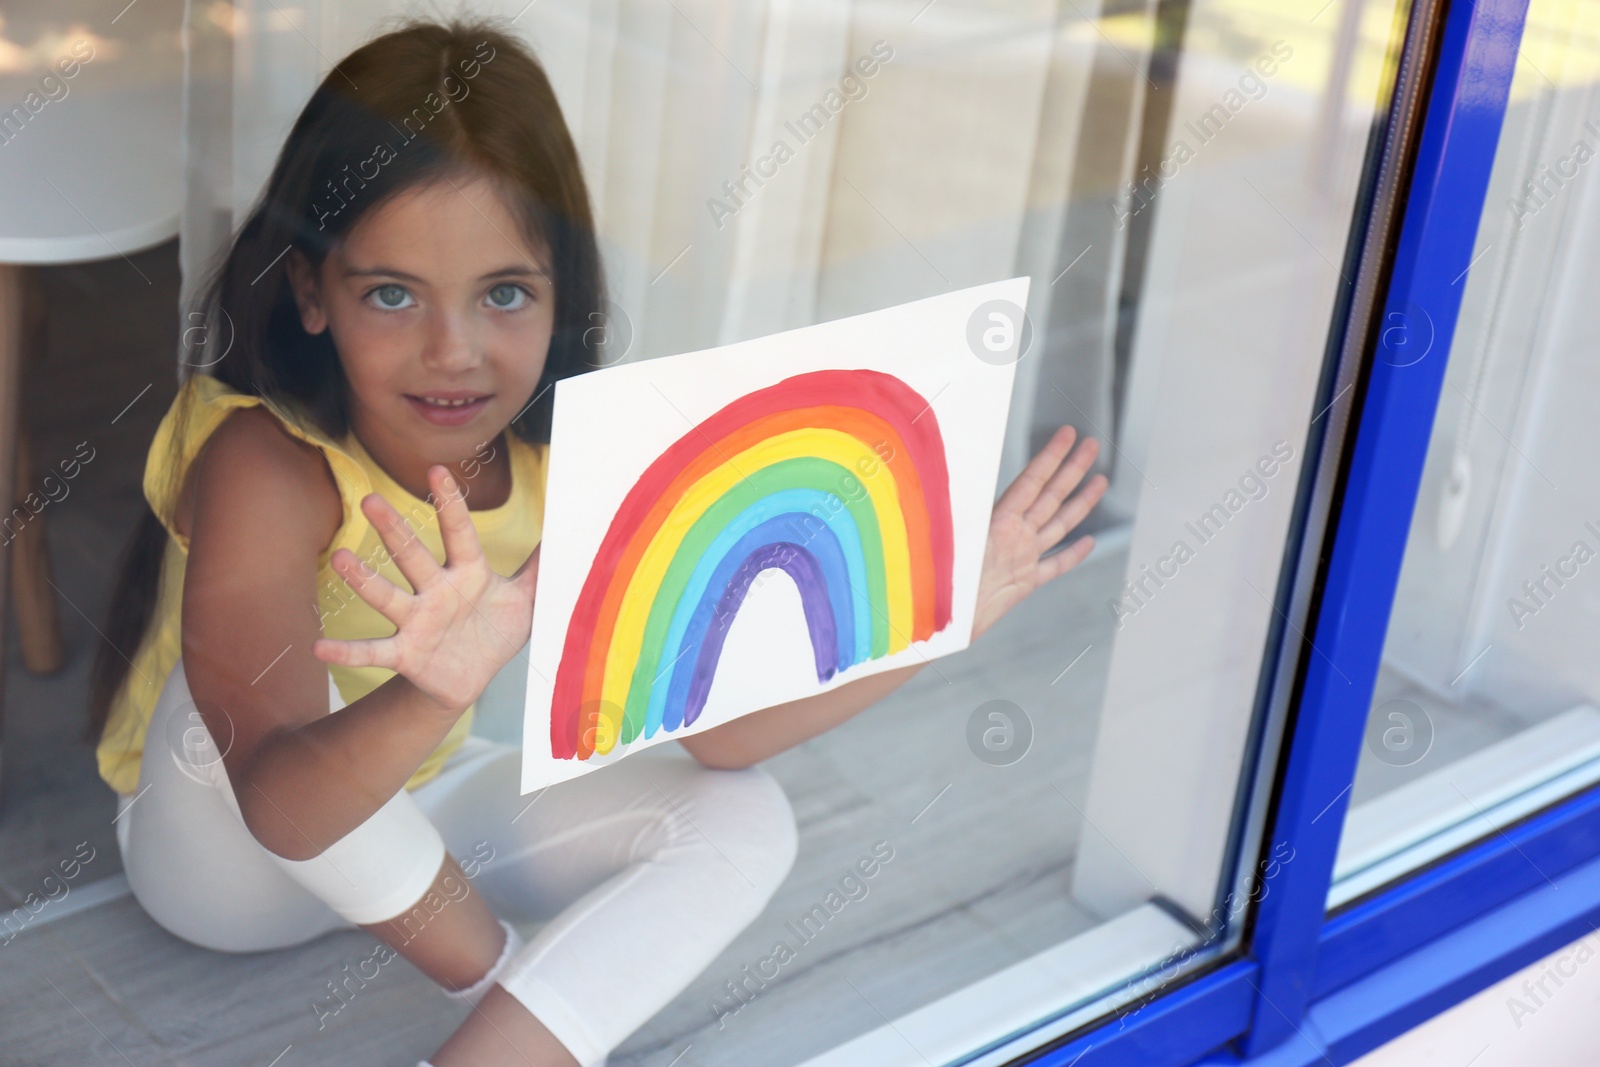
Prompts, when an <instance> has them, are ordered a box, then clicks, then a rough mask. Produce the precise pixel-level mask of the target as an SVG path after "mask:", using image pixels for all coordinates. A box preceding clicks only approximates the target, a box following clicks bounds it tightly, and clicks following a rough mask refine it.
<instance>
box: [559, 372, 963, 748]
mask: <svg viewBox="0 0 1600 1067" xmlns="http://www.w3.org/2000/svg"><path fill="white" fill-rule="evenodd" d="M885 473H887V474H888V477H884V476H883V475H884V474H885ZM951 531H952V524H951V515H950V479H949V471H948V469H947V467H946V464H945V450H944V440H943V438H942V437H941V436H940V433H939V423H938V419H937V418H935V416H934V413H933V409H932V408H931V407H930V406H929V404H928V401H927V400H925V399H924V398H923V397H922V396H921V394H919V393H918V392H917V391H916V390H914V389H912V388H911V387H910V386H908V385H906V384H905V383H904V382H903V381H901V380H900V379H899V378H896V377H894V376H893V375H890V374H884V373H881V372H879V371H872V370H824V371H815V372H812V373H808V374H798V375H795V376H793V377H790V378H785V379H784V380H783V381H780V382H778V383H777V384H775V385H771V386H768V387H767V388H765V389H759V390H757V391H755V392H753V393H749V394H747V395H745V396H742V397H740V398H739V399H738V400H735V401H733V402H732V403H730V404H728V405H727V406H726V407H724V408H722V409H721V410H719V411H717V412H716V413H715V414H714V415H712V416H711V417H710V418H708V419H706V420H705V421H704V422H702V423H700V424H699V425H698V426H696V427H694V428H693V429H692V430H690V431H689V432H688V433H686V434H684V435H683V436H682V437H680V438H679V439H678V440H677V441H676V442H674V443H673V444H672V445H671V447H669V448H668V449H667V450H666V451H665V452H663V453H662V454H661V456H660V457H658V458H657V459H656V460H655V462H653V463H652V464H651V465H650V467H649V468H648V469H647V470H646V471H645V472H644V473H643V474H642V475H641V476H640V477H639V480H638V481H637V482H636V483H635V484H634V486H633V488H632V489H631V490H629V492H628V495H627V497H626V498H625V499H624V500H623V502H622V505H621V506H620V507H619V508H618V509H617V514H616V517H615V518H614V519H613V520H612V522H611V526H610V528H609V529H608V530H607V531H606V536H605V538H604V540H603V541H602V542H601V545H600V550H599V552H598V553H597V554H596V556H595V560H594V563H593V564H592V565H591V567H590V569H589V574H588V576H587V577H586V579H585V580H584V583H583V589H582V591H581V592H580V593H579V595H578V601H577V604H576V605H575V606H574V608H573V612H572V618H571V620H570V621H569V623H568V624H567V635H566V641H565V643H564V646H563V648H562V653H561V663H560V666H559V668H558V670H557V672H556V680H555V687H554V694H553V699H552V702H551V715H550V751H551V755H552V757H553V758H555V759H588V758H589V757H590V756H592V755H594V754H595V753H599V754H601V755H605V754H607V753H609V752H610V751H611V750H612V749H613V748H614V747H615V746H616V745H617V744H618V743H621V744H623V745H626V744H628V743H630V742H632V741H633V740H635V739H636V738H638V737H640V736H643V737H645V738H650V737H654V736H655V735H656V733H657V732H658V731H662V730H665V731H668V732H671V731H674V730H678V729H680V728H682V727H685V726H689V725H692V724H693V723H694V721H695V719H696V718H698V717H699V715H700V712H701V709H702V708H704V706H705V702H706V696H707V694H708V693H709V692H710V689H711V680H712V677H713V676H714V675H715V674H716V670H717V662H718V660H719V658H720V656H721V654H722V646H723V640H724V638H726V636H727V632H728V627H729V625H730V624H731V623H732V621H733V618H734V616H735V615H736V614H737V613H738V611H739V607H740V605H741V604H742V603H743V601H744V598H745V594H746V593H747V592H748V591H749V589H750V585H751V583H752V582H753V581H754V579H755V577H756V575H758V574H759V573H761V571H763V570H764V569H766V568H769V567H780V568H782V569H783V570H784V571H785V572H786V573H787V574H788V575H789V576H790V578H792V579H793V580H794V583H795V585H796V586H797V587H798V588H799V590H800V599H801V604H802V607H803V611H804V614H805V620H806V626H807V629H808V631H809V633H810V636H811V647H812V652H813V654H814V658H815V660H816V669H817V680H818V681H819V682H826V681H828V680H829V679H830V678H832V677H833V676H834V675H835V674H837V673H838V672H840V671H842V670H844V669H846V668H848V667H851V666H854V665H855V664H858V663H862V662H864V661H866V660H869V659H879V658H882V657H884V656H887V655H890V654H892V653H895V652H898V651H900V650H901V649H903V648H905V647H907V646H908V645H909V644H910V643H911V642H912V641H923V640H926V639H927V638H929V637H930V636H932V635H933V634H934V633H936V632H937V631H939V630H942V629H944V627H945V626H946V625H948V624H949V622H950V601H951V566H952V558H953V555H954V551H953V544H952V540H953V536H952V532H951Z"/></svg>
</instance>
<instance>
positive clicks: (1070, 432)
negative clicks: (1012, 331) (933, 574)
mask: <svg viewBox="0 0 1600 1067" xmlns="http://www.w3.org/2000/svg"><path fill="white" fill-rule="evenodd" d="M1077 436H1078V432H1077V431H1076V430H1075V429H1073V428H1072V427H1071V426H1062V427H1061V428H1060V429H1059V430H1057V431H1056V432H1055V434H1054V436H1052V437H1051V438H1050V442H1049V443H1048V444H1047V445H1045V446H1044V448H1043V449H1042V450H1041V451H1040V452H1039V454H1038V455H1036V456H1034V457H1033V459H1031V460H1030V461H1029V462H1028V465H1027V466H1026V467H1025V468H1023V471H1022V473H1021V474H1019V475H1017V479H1016V481H1014V482H1012V483H1011V485H1010V486H1009V487H1007V489H1006V491H1005V492H1004V493H1003V494H1001V497H1000V500H999V501H998V502H997V503H996V504H995V506H994V513H993V515H992V517H991V518H990V520H989V541H988V544H987V546H986V547H985V548H984V553H983V573H982V576H981V577H980V578H979V579H978V607H977V614H976V616H975V617H974V619H973V622H972V639H973V640H974V641H976V640H977V639H978V636H979V635H980V634H982V633H983V632H984V631H985V630H987V629H988V628H989V627H991V626H993V625H994V624H995V623H996V622H997V621H999V619H1000V617H1001V616H1002V615H1004V614H1005V613H1006V612H1008V611H1010V610H1011V609H1012V608H1014V607H1016V606H1017V605H1018V604H1020V603H1022V601H1023V600H1024V599H1026V598H1027V596H1028V594H1029V593H1031V592H1033V591H1034V590H1035V589H1037V588H1039V587H1040V586H1041V585H1044V584H1045V583H1046V582H1048V581H1050V580H1051V579H1052V578H1057V577H1060V576H1061V575H1063V574H1065V573H1067V572H1068V571H1070V570H1071V569H1072V568H1073V567H1076V566H1077V565H1078V564H1079V563H1081V562H1083V559H1084V557H1085V556H1087V555H1088V554H1089V552H1090V551H1091V550H1092V549H1093V548H1094V538H1093V537H1080V538H1078V539H1077V540H1076V541H1074V542H1072V544H1070V545H1068V546H1067V547H1066V548H1063V549H1062V550H1061V551H1060V552H1057V553H1056V554H1055V555H1053V556H1050V557H1049V558H1048V559H1041V558H1040V556H1042V555H1043V554H1044V553H1045V552H1046V551H1048V550H1049V549H1050V548H1051V547H1052V546H1054V545H1055V544H1057V543H1058V542H1059V541H1060V540H1061V539H1062V538H1064V537H1066V536H1067V534H1069V533H1071V532H1072V530H1073V529H1074V528H1075V527H1076V526H1077V525H1078V524H1079V523H1080V522H1082V521H1083V519H1084V516H1086V515H1088V514H1089V512H1090V511H1091V510H1092V509H1093V508H1094V506H1095V505H1096V504H1098V503H1099V502H1100V498H1101V497H1103V496H1105V494H1106V487H1107V486H1108V485H1109V484H1110V483H1109V482H1107V480H1106V477H1105V475H1103V474H1097V475H1095V476H1094V477H1093V478H1090V479H1089V481H1088V482H1087V483H1084V484H1083V485H1082V486H1081V487H1080V485H1079V483H1081V482H1083V476H1084V475H1085V474H1087V473H1088V472H1089V468H1090V467H1091V466H1093V465H1094V459H1095V457H1096V456H1097V455H1099V454H1100V442H1099V441H1097V440H1096V439H1095V438H1093V437H1087V438H1084V440H1083V441H1082V442H1080V443H1079V444H1078V447H1077V448H1076V449H1073V447H1072V444H1073V442H1074V441H1075V440H1076V439H1077ZM1069 453H1070V455H1069ZM1063 461H1065V462H1063ZM1074 490H1076V491H1074Z"/></svg>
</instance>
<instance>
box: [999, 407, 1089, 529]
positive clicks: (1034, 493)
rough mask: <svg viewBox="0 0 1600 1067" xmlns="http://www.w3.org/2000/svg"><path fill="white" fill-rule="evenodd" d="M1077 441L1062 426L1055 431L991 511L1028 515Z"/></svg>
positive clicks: (1068, 428)
mask: <svg viewBox="0 0 1600 1067" xmlns="http://www.w3.org/2000/svg"><path fill="white" fill-rule="evenodd" d="M1077 438H1078V431H1077V430H1076V429H1074V428H1073V427H1071V426H1062V427H1061V428H1060V429H1059V430H1057V431H1056V432H1055V434H1054V435H1052V436H1051V438H1050V440H1049V442H1048V443H1047V444H1046V445H1045V446H1044V448H1042V449H1040V450H1039V454H1038V455H1037V456H1034V457H1033V458H1032V459H1031V460H1029V461H1028V465H1027V466H1026V467H1024V468H1022V473H1021V474H1019V475H1017V479H1016V481H1014V482H1012V483H1011V484H1010V485H1009V486H1007V487H1006V491H1005V492H1004V493H1002V494H1000V499H999V500H997V501H995V505H994V510H995V511H997V512H1000V511H1006V510H1011V511H1015V512H1017V513H1018V514H1019V515H1020V514H1022V513H1023V512H1025V511H1027V509H1028V507H1029V505H1031V504H1032V503H1033V502H1034V501H1035V500H1036V499H1038V496H1039V494H1040V493H1041V492H1043V491H1044V487H1045V484H1046V483H1047V482H1049V480H1050V475H1051V474H1052V473H1053V472H1054V471H1055V469H1056V468H1057V467H1059V466H1060V465H1061V461H1062V460H1063V459H1065V458H1066V456H1067V453H1068V452H1069V451H1070V450H1071V448H1072V442H1073V441H1075V440H1077Z"/></svg>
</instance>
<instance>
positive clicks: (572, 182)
mask: <svg viewBox="0 0 1600 1067" xmlns="http://www.w3.org/2000/svg"><path fill="white" fill-rule="evenodd" d="M379 146H382V147H379ZM374 170H375V171H376V173H369V172H371V171H374ZM454 176H460V177H461V178H470V177H475V176H487V177H488V178H490V180H491V181H493V182H494V183H495V184H496V186H497V187H498V188H499V189H500V190H501V192H502V193H503V194H504V195H505V196H506V198H507V201H508V203H509V204H511V205H513V207H514V210H515V213H516V215H517V217H518V220H519V223H520V224H521V227H522V230H523V234H524V236H525V237H526V239H527V240H528V243H529V244H531V245H535V246H537V245H539V244H540V243H542V244H543V245H544V247H545V248H547V249H548V250H549V253H550V259H551V270H552V273H553V275H554V289H555V304H556V306H555V329H554V333H553V334H552V337H551V340H550V350H549V354H548V356H547V358H546V360H545V366H544V373H543V375H542V376H541V377H540V379H539V382H538V384H537V385H536V386H535V389H534V393H533V395H532V396H530V397H529V398H528V400H529V404H528V405H527V407H526V408H525V409H524V410H523V412H522V414H521V415H519V416H518V417H517V418H516V419H515V420H514V421H513V422H512V423H511V426H510V430H511V432H513V433H515V434H516V435H517V436H518V437H520V438H522V439H523V440H526V441H529V442H532V443H547V442H548V441H549V440H550V418H551V408H552V403H553V398H554V389H552V388H550V386H551V385H553V383H554V382H556V381H557V380H559V379H561V378H566V377H570V376H571V375H574V374H579V373H582V372H583V371H585V370H588V369H591V368H592V367H594V366H595V365H597V364H596V362H595V360H594V358H593V356H594V352H593V349H592V346H588V345H587V344H586V342H587V341H588V340H589V339H590V337H591V335H592V334H593V333H594V332H595V331H594V324H595V323H596V322H597V321H603V320H600V319H599V318H598V316H600V315H601V314H602V313H603V307H604V303H605V282H604V276H603V272H602V268H601V263H600V253H599V249H598V247H597V244H596V241H595V235H594V224H593V218H592V213H591V211H590V207H589V193H588V189H587V187H586V186H585V184H584V181H583V173H582V170H581V168H580V166H579V162H578V153H577V150H576V148H575V147H574V146H573V142H572V137H571V134H570V133H569V132H568V130H567V126H566V123H565V122H564V121H563V119H562V116H561V109H560V105H559V104H558V103H557V101H556V96H555V93H554V91H553V90H552V89H551V87H550V82H549V79H548V78H546V77H545V73H544V70H543V68H542V67H541V66H540V64H539V61H538V60H537V59H536V58H535V57H534V56H533V54H532V53H531V52H530V51H529V50H528V48H527V46H526V45H525V44H523V42H522V41H521V40H520V39H518V38H517V37H516V36H514V35H513V33H512V32H511V31H510V30H509V22H508V21H507V20H505V19H504V18H503V17H471V18H466V17H458V18H455V19H453V20H451V21H449V22H448V23H445V24H440V23H437V22H432V21H424V20H406V21H403V22H401V24H400V25H399V27H398V28H397V29H395V30H393V31H392V32H389V33H385V34H383V35H382V36H380V37H377V38H375V39H373V40H372V41H370V42H368V43H367V44H365V45H362V46H361V47H360V48H358V49H356V50H355V51H354V52H352V53H350V55H348V56H346V57H345V58H344V59H343V60H341V61H340V62H339V63H338V64H336V65H335V66H334V67H333V69H332V70H330V71H329V72H328V74H327V76H326V77H325V78H324V79H323V80H322V83H321V84H320V85H318V86H317V89H316V91H315V92H314V93H313V94H312V96H311V99H310V100H309V101H308V102H307V103H306V106H305V108H304V109H303V110H302V111H301V112H300V116H299V118H298V119H296V120H295V124H294V127H293V128H292V129H291V130H290V131H289V136H288V139H287V140H286V141H285V142H284V145H283V149H282V151H281V152H279V154H278V160H277V163H276V164H275V165H274V167H273V169H272V175H271V177H270V178H269V179H268V181H267V185H266V188H265V189H264V190H263V192H262V194H261V197H260V199H259V200H258V201H257V203H256V206H255V207H254V208H253V209H252V211H251V212H250V215H249V217H248V218H247V219H246V220H245V221H244V224H243V225H242V226H241V227H240V228H239V230H238V233H237V234H236V235H235V236H234V238H233V241H232V243H231V245H230V246H229V248H228V249H227V251H226V253H225V255H224V256H223V258H222V260H221V262H220V263H219V264H218V266H217V267H216V268H215V269H214V270H213V271H212V272H211V274H210V275H209V277H208V279H207V281H206V284H205V285H204V287H203V290H202V295H201V296H200V298H199V301H198V304H199V307H198V308H197V313H198V314H199V315H201V316H202V317H203V319H202V321H203V323H204V327H203V329H200V330H191V331H190V332H189V334H188V335H186V336H188V338H189V339H190V340H191V341H192V342H203V343H195V344H194V345H193V347H192V350H191V351H190V352H189V353H187V354H186V358H185V362H184V365H183V366H182V367H181V368H180V380H187V378H188V377H189V376H190V375H192V374H194V373H199V372H200V369H201V368H204V369H205V370H207V371H209V373H211V374H213V375H214V376H215V377H217V378H218V379H220V380H221V381H223V382H225V383H226V384H227V385H228V386H230V387H231V388H233V389H235V390H237V391H239V392H243V393H249V394H252V395H256V396H262V397H265V398H267V399H268V400H270V401H273V402H275V403H277V404H278V405H279V407H280V408H283V407H289V406H293V407H298V408H299V409H301V410H302V411H303V412H304V413H305V414H306V416H307V417H309V418H310V419H311V421H312V422H313V423H314V424H315V425H316V427H317V428H318V429H320V430H321V431H322V432H324V433H325V434H326V435H327V436H328V437H329V438H331V439H333V440H339V439H341V438H343V437H344V435H345V433H346V432H347V430H348V427H349V421H348V419H349V405H348V385H347V382H346V380H345V377H344V373H343V370H342V368H341V366H340V363H339V359H338V353H337V351H336V350H335V349H334V346H333V341H332V339H331V336H330V333H329V331H326V330H325V331H323V332H322V333H320V334H316V335H312V334H308V333H306V332H305V330H304V328H303V327H302V326H301V324H300V316H299V313H298V310H297V308H296V305H295V303H294V297H293V293H292V291H291V288H290V286H289V283H288V277H287V271H286V269H285V265H284V261H285V259H286V258H287V257H286V256H285V253H286V251H287V250H288V249H289V248H291V247H292V248H296V249H298V250H299V251H300V252H301V253H302V254H303V255H305V256H306V258H307V259H308V260H309V261H310V263H311V264H312V266H313V267H320V265H321V264H322V261H323V259H324V258H325V257H326V256H327V254H328V252H329V251H331V250H332V249H333V248H334V247H335V246H336V245H337V244H338V243H339V241H340V240H341V239H342V238H343V237H344V236H345V235H346V234H347V233H348V232H349V231H350V230H351V229H352V228H353V227H354V226H355V224H356V223H357V222H358V221H359V220H360V219H361V218H362V217H363V216H364V215H365V214H366V213H367V212H369V211H371V210H372V209H373V208H375V207H377V206H378V205H379V204H381V203H383V202H385V201H386V200H387V199H389V198H390V197H392V196H394V195H395V194H397V193H400V192H402V191H404V190H406V189H410V188H413V187H415V186H418V185H426V184H431V183H433V182H435V181H438V180H440V179H441V178H445V177H452V178H453V177H454ZM219 349H220V350H221V351H220V352H219V351H218V350H219ZM180 416H181V413H180ZM182 424H183V423H182V419H181V418H180V421H179V425H182ZM181 448H182V443H181V442H179V441H177V440H174V442H173V456H172V460H171V462H169V463H168V464H167V465H166V470H167V471H168V472H170V474H169V476H170V477H173V478H175V477H176V472H177V468H178V463H177V457H178V455H179V454H180V453H179V450H180V449H181ZM174 488H175V487H174ZM169 518H170V516H169ZM167 539H168V534H167V531H166V527H165V526H164V525H163V524H162V522H161V520H160V519H159V518H157V516H156V515H155V513H154V512H153V511H150V510H149V509H148V508H147V509H146V512H145V514H144V516H143V517H142V518H141V519H140V521H139V524H138V526H137V528H136V529H135V530H134V532H133V536H132V537H131V538H130V539H129V542H128V545H127V548H126V549H125V551H124V554H123V558H122V562H121V566H120V576H119V578H118V581H117V584H116V588H115V589H114V591H113V593H112V600H111V607H110V611H109V612H108V615H107V619H106V625H105V628H104V631H105V636H106V638H107V640H106V642H105V643H103V644H102V645H101V646H100V647H99V649H98V651H97V654H96V657H95V662H94V666H93V669H92V672H91V678H90V698H89V727H88V730H87V731H86V734H85V739H86V740H89V741H95V740H96V739H97V738H98V737H99V735H100V734H101V732H102V731H103V730H104V728H105V724H106V720H107V719H108V718H109V717H110V714H111V707H112V704H113V703H114V701H115V699H116V696H117V694H118V692H119V691H120V690H121V688H122V686H123V685H124V684H125V682H126V681H127V677H128V674H129V672H130V668H131V664H130V660H129V658H127V657H125V655H124V653H123V651H122V650H124V649H125V650H127V653H128V656H131V655H132V654H133V652H134V651H135V650H136V649H138V648H139V647H140V646H141V645H142V644H143V642H144V639H145V636H146V634H145V631H146V630H147V629H148V628H149V626H150V622H151V620H152V618H153V615H154V612H155V606H156V598H157V595H158V593H159V586H160V578H161V563H162V557H163V555H164V553H165V551H166V545H167Z"/></svg>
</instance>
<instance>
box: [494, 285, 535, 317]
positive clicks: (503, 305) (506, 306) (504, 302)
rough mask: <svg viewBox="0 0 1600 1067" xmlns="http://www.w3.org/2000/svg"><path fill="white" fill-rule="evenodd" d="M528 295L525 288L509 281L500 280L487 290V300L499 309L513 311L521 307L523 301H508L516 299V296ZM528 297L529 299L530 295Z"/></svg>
mask: <svg viewBox="0 0 1600 1067" xmlns="http://www.w3.org/2000/svg"><path fill="white" fill-rule="evenodd" d="M528 296H529V293H528V291H527V290H526V289H524V288H523V287H522V286H520V285H513V284H511V283H510V282H501V283H500V284H499V285H497V286H495V287H494V288H493V289H490V290H489V302H490V303H491V304H493V305H494V306H495V307H497V308H499V309H500V310H501V311H515V310H516V309H517V308H519V307H522V305H523V303H524V302H525V301H518V302H517V303H510V302H509V301H512V300H516V299H517V298H518V297H528ZM529 298H530V299H531V297H529Z"/></svg>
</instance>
